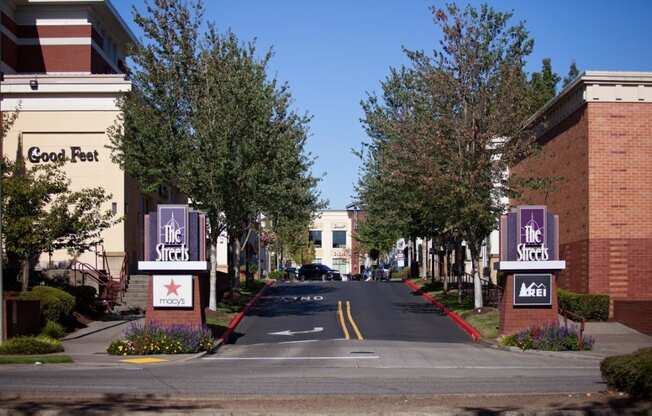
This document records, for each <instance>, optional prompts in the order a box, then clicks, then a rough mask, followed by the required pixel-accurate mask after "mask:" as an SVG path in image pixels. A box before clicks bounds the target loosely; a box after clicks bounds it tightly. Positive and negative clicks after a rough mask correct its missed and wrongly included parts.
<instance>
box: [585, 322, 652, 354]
mask: <svg viewBox="0 0 652 416" xmlns="http://www.w3.org/2000/svg"><path fill="white" fill-rule="evenodd" d="M584 334H586V335H588V336H591V337H593V338H594V339H595V344H594V346H593V351H592V352H594V353H597V354H600V355H602V356H605V357H606V356H610V355H621V354H629V353H632V352H634V351H636V350H638V349H640V348H646V347H648V348H649V347H652V337H650V336H647V335H645V334H642V333H640V332H638V331H636V330H634V329H632V328H630V327H628V326H625V325H623V324H621V323H619V322H587V323H586V326H585V328H584Z"/></svg>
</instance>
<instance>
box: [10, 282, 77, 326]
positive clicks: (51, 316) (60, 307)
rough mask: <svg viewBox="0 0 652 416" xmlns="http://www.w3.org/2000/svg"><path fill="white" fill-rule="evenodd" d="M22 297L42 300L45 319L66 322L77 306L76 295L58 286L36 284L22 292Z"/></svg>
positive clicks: (42, 313) (42, 311)
mask: <svg viewBox="0 0 652 416" xmlns="http://www.w3.org/2000/svg"><path fill="white" fill-rule="evenodd" d="M20 298H21V299H27V300H39V301H41V315H42V317H43V319H44V321H54V322H65V321H66V320H67V319H68V318H69V317H70V314H71V312H72V310H73V308H74V307H75V297H74V296H72V295H71V294H70V293H67V292H65V291H63V290H61V289H57V288H56V287H49V286H36V287H34V288H33V289H32V290H30V291H29V292H24V293H21V294H20Z"/></svg>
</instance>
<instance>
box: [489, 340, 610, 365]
mask: <svg viewBox="0 0 652 416" xmlns="http://www.w3.org/2000/svg"><path fill="white" fill-rule="evenodd" d="M487 345H488V346H489V348H493V349H496V350H501V351H510V352H516V353H520V354H534V355H541V356H544V357H554V358H573V359H576V360H590V361H595V360H602V359H604V358H606V356H605V355H602V354H597V353H592V352H588V351H587V352H580V351H541V350H522V349H520V348H518V347H510V346H505V345H498V344H491V343H487Z"/></svg>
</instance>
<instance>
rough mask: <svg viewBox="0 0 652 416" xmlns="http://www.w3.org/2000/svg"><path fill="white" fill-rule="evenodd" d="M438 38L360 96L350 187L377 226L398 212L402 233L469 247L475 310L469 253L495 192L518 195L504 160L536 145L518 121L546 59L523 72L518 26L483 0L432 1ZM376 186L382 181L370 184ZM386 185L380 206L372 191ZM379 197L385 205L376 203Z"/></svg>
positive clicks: (544, 94)
mask: <svg viewBox="0 0 652 416" xmlns="http://www.w3.org/2000/svg"><path fill="white" fill-rule="evenodd" d="M432 13H433V18H434V21H435V23H436V24H437V25H438V26H439V28H440V29H441V31H442V34H443V39H442V40H441V42H440V45H439V48H437V49H436V50H435V51H434V53H433V55H431V56H430V55H427V54H426V53H424V52H422V51H410V50H407V51H406V54H407V56H408V59H409V60H410V66H409V67H408V68H402V69H401V70H392V71H391V73H390V77H388V80H387V81H386V82H384V83H383V85H382V86H383V91H384V94H383V97H382V100H379V99H377V98H376V97H375V96H371V97H370V98H369V99H368V100H367V102H366V103H363V109H364V110H365V116H366V117H365V119H364V120H363V123H365V127H366V128H367V132H368V135H369V136H370V138H371V144H370V145H369V146H370V153H371V156H369V157H368V158H367V159H366V162H367V163H366V164H365V167H364V169H365V170H366V171H365V172H363V175H361V185H363V186H359V189H358V194H359V196H360V199H361V201H363V202H364V203H365V204H375V205H376V207H375V208H371V207H370V208H369V210H370V211H373V210H378V216H379V217H381V218H382V221H378V223H380V224H389V223H390V222H391V219H392V218H396V215H400V216H401V217H402V218H403V220H401V221H399V223H398V224H397V226H398V227H399V229H400V230H401V234H402V235H406V236H410V237H415V236H422V237H424V236H425V237H430V238H433V240H434V241H436V242H438V244H441V245H442V246H449V244H448V242H450V241H452V242H454V245H456V246H457V247H458V250H457V251H458V252H459V251H460V250H459V248H460V244H461V242H462V241H465V242H466V244H467V246H468V247H469V249H470V252H471V260H472V265H473V275H474V281H475V289H476V290H475V305H476V307H478V308H480V307H482V304H483V302H482V292H481V284H480V276H479V268H478V259H479V254H480V247H481V245H482V241H483V240H484V239H485V238H486V237H487V236H488V235H489V233H490V232H491V231H492V230H494V229H495V228H496V227H497V224H498V218H499V216H500V215H501V214H502V213H503V210H504V205H503V200H504V198H505V197H506V196H507V195H508V194H511V193H513V192H517V191H518V189H517V188H515V186H514V185H515V184H516V183H524V182H525V181H524V180H520V181H518V180H519V179H520V178H517V177H516V176H515V175H511V176H510V177H507V172H508V167H509V166H511V165H513V164H514V163H515V162H517V161H519V160H521V159H522V158H523V157H526V156H529V155H531V154H533V153H534V152H535V151H536V146H535V145H534V137H533V134H532V132H531V130H530V129H529V128H528V127H527V126H525V125H524V122H525V120H526V119H527V118H528V117H529V116H530V114H531V113H532V112H533V111H534V110H536V109H537V106H538V105H540V103H541V102H543V101H544V100H547V99H548V98H549V97H550V96H551V95H552V96H554V93H555V86H556V83H557V82H558V77H557V76H556V75H555V74H554V73H553V72H552V69H551V67H550V62H549V60H545V61H544V63H543V70H542V72H541V73H540V74H538V75H536V76H533V77H532V79H528V76H527V73H526V72H525V69H524V66H525V62H526V58H527V56H529V54H530V53H531V51H532V46H533V41H532V39H531V38H530V36H529V33H528V32H527V30H526V28H525V26H524V24H523V23H517V24H515V25H510V23H509V21H510V19H511V14H510V13H503V12H499V11H496V10H494V9H492V8H491V7H489V6H487V5H481V6H480V7H478V8H476V7H473V6H470V5H469V6H466V7H465V8H464V9H460V8H458V7H457V6H456V5H454V4H448V5H446V6H445V7H443V8H436V7H433V8H432ZM377 184H381V186H378V185H377ZM385 185H389V186H388V188H387V189H388V190H389V189H391V190H393V192H394V195H392V194H391V192H388V193H383V192H382V191H381V192H380V193H379V194H382V195H383V196H385V195H388V198H389V200H390V201H391V202H390V203H389V204H387V203H386V200H382V198H381V202H380V204H379V203H378V201H377V200H376V199H374V197H373V193H374V186H376V189H383V186H385ZM383 204H386V206H383Z"/></svg>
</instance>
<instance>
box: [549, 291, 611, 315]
mask: <svg viewBox="0 0 652 416" xmlns="http://www.w3.org/2000/svg"><path fill="white" fill-rule="evenodd" d="M557 298H558V299H559V308H560V309H562V310H566V311H569V312H572V313H574V314H576V315H579V316H581V317H582V318H584V319H586V320H587V321H606V320H607V319H609V295H593V294H587V293H575V292H569V291H568V290H563V289H558V290H557Z"/></svg>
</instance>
